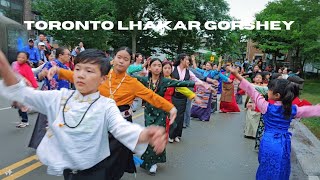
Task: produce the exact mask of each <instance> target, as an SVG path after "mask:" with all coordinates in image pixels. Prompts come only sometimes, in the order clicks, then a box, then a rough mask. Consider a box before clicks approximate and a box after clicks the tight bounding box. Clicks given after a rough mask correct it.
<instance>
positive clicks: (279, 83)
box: [268, 79, 299, 119]
mask: <svg viewBox="0 0 320 180" xmlns="http://www.w3.org/2000/svg"><path fill="white" fill-rule="evenodd" d="M268 89H269V90H270V91H272V92H273V94H276V93H279V94H280V99H279V100H280V101H282V107H283V114H284V117H285V118H286V119H290V118H291V113H292V112H291V111H292V101H293V100H294V98H296V97H297V94H299V90H297V89H296V85H294V84H293V83H291V82H290V81H288V80H286V79H274V80H272V81H270V83H269V84H268ZM297 91H298V92H297Z"/></svg>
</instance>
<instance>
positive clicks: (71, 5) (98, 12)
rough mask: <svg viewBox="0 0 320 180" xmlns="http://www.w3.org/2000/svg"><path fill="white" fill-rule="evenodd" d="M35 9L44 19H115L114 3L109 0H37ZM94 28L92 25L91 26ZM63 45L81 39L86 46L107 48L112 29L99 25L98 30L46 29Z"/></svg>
mask: <svg viewBox="0 0 320 180" xmlns="http://www.w3.org/2000/svg"><path fill="white" fill-rule="evenodd" d="M33 8H34V10H36V11H38V12H39V13H40V14H41V17H42V19H43V20H44V21H60V22H63V21H82V22H84V21H107V20H108V21H113V20H114V18H113V17H114V15H113V14H114V4H113V3H112V2H110V1H109V0H68V1H65V0H50V1H48V0H45V1H44V0H36V1H35V2H34V4H33ZM90 29H92V26H90ZM45 32H46V33H48V34H50V35H52V36H53V37H55V38H56V39H57V40H59V41H61V42H62V44H63V45H67V46H71V47H73V46H75V45H78V43H79V42H80V41H82V42H83V43H84V44H85V47H86V48H98V49H105V48H107V46H108V44H107V42H108V41H109V40H110V36H111V35H112V31H106V30H103V29H101V28H99V26H98V30H75V29H74V30H69V31H67V30H46V31H45Z"/></svg>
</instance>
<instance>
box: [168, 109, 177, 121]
mask: <svg viewBox="0 0 320 180" xmlns="http://www.w3.org/2000/svg"><path fill="white" fill-rule="evenodd" d="M177 112H178V111H177V109H176V107H173V108H172V109H171V110H170V112H169V114H170V122H169V124H170V125H171V124H172V123H173V122H174V120H175V119H176V117H177Z"/></svg>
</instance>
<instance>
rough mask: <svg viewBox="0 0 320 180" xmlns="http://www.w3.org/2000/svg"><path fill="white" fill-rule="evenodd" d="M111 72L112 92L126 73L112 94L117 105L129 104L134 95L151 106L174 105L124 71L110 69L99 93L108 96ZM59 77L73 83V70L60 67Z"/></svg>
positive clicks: (166, 106) (167, 110)
mask: <svg viewBox="0 0 320 180" xmlns="http://www.w3.org/2000/svg"><path fill="white" fill-rule="evenodd" d="M110 73H111V92H114V91H115V90H116V88H117V87H118V85H119V84H120V82H121V80H122V79H123V77H124V76H125V75H126V77H125V79H124V81H123V82H122V83H121V85H120V87H119V89H118V90H117V91H116V92H115V93H114V94H113V96H114V97H113V99H114V100H115V102H116V104H117V106H121V105H130V104H132V102H133V100H134V99H135V98H136V97H140V98H141V99H143V100H145V101H147V102H148V103H150V104H151V105H152V106H154V107H156V108H159V109H162V110H164V111H166V112H169V111H170V110H171V109H172V108H173V107H174V106H173V104H171V103H170V102H168V101H167V100H166V99H164V98H163V97H161V96H159V95H158V94H156V93H154V92H153V91H152V90H150V89H148V88H146V87H145V86H144V85H143V84H141V83H140V82H139V81H138V80H137V79H136V78H133V77H130V76H129V75H128V74H126V73H121V74H116V73H115V72H114V71H110V72H109V74H108V75H107V80H106V81H105V83H103V84H101V85H100V86H99V91H100V94H101V95H103V96H105V97H109V96H110V87H109V77H110V76H109V75H110ZM59 78H60V79H65V80H68V81H70V82H72V83H73V71H69V70H65V69H60V70H59Z"/></svg>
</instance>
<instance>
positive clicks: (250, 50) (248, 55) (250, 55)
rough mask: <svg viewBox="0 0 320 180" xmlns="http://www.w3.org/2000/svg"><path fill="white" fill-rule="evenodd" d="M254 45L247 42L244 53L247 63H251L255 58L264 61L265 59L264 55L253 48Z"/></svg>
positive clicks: (249, 41)
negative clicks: (260, 58)
mask: <svg viewBox="0 0 320 180" xmlns="http://www.w3.org/2000/svg"><path fill="white" fill-rule="evenodd" d="M255 45H256V43H254V42H253V41H252V40H251V39H249V40H248V42H247V53H246V59H248V60H249V61H252V60H254V59H256V57H260V56H261V57H262V59H263V60H264V59H265V58H266V57H265V56H266V55H265V53H263V52H262V51H261V50H260V49H257V48H255V47H254V46H255Z"/></svg>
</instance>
